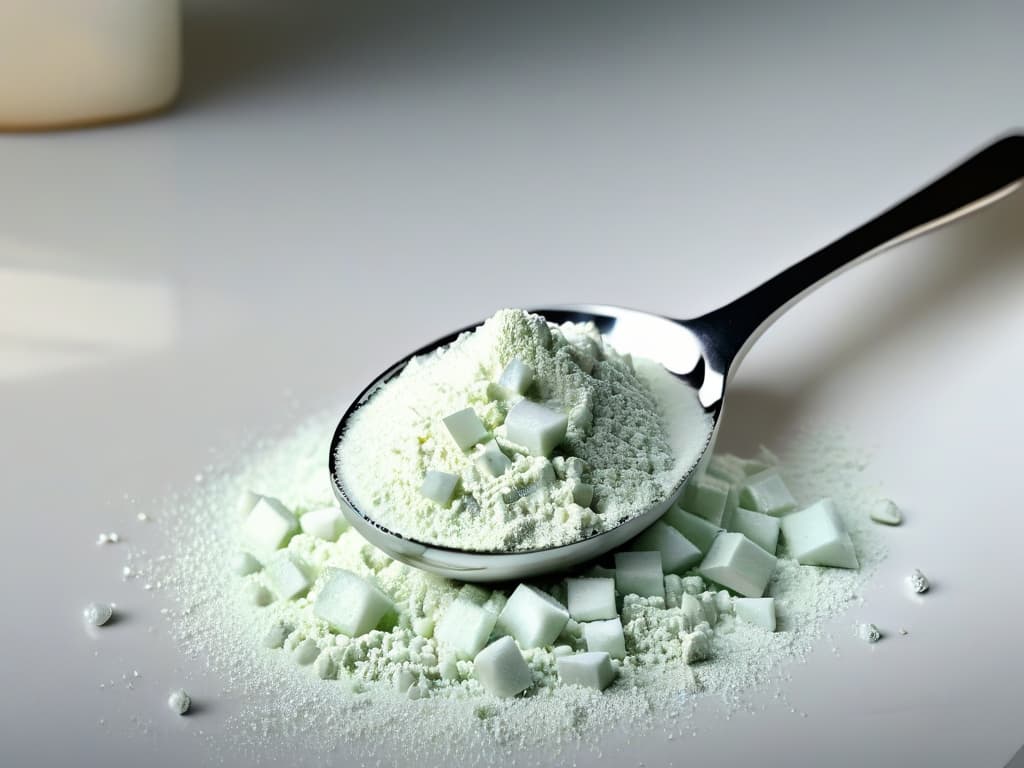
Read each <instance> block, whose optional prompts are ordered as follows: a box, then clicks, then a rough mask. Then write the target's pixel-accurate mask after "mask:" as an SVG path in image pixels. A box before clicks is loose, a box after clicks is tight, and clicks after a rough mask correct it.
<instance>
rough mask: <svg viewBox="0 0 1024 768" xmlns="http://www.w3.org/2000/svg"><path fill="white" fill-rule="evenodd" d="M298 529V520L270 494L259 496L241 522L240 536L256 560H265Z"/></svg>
mask: <svg viewBox="0 0 1024 768" xmlns="http://www.w3.org/2000/svg"><path fill="white" fill-rule="evenodd" d="M298 530H299V521H298V520H296V519H295V515H293V514H292V513H291V512H289V511H288V508H287V507H285V505H284V504H282V503H281V502H280V501H278V500H277V499H275V498H272V497H270V496H261V497H260V498H259V500H258V501H257V502H256V504H255V505H254V506H253V508H252V510H251V511H250V512H249V515H248V517H246V518H245V522H244V523H242V538H243V540H244V542H245V544H246V545H247V547H246V548H247V549H248V550H249V551H250V552H251V553H252V554H253V555H255V557H256V558H257V559H258V560H260V561H262V562H266V561H267V560H268V559H269V558H270V556H271V555H273V554H274V552H276V551H277V550H278V549H280V548H281V547H283V546H284V545H285V544H287V543H288V540H289V539H290V538H291V537H292V535H293V534H294V533H296V532H297V531H298Z"/></svg>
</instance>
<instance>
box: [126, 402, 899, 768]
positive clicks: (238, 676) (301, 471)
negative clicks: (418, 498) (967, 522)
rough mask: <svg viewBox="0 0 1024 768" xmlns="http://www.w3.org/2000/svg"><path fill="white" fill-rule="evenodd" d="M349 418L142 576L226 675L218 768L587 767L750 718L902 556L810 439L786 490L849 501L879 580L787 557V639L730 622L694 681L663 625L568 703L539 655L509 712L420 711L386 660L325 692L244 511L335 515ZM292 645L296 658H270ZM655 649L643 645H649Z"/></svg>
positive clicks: (850, 482) (832, 453) (273, 448)
mask: <svg viewBox="0 0 1024 768" xmlns="http://www.w3.org/2000/svg"><path fill="white" fill-rule="evenodd" d="M335 417H336V411H331V412H329V413H326V414H323V415H321V416H318V417H316V418H313V419H311V420H310V421H309V422H307V423H306V424H305V425H303V426H302V427H301V428H299V429H297V430H296V432H295V433H294V434H292V435H291V436H289V437H287V438H285V439H282V440H280V441H278V442H274V443H270V444H267V445H264V446H263V448H262V449H261V450H260V451H257V452H255V453H254V454H253V455H251V456H249V457H248V458H246V459H245V460H244V462H243V463H242V466H240V467H238V468H236V469H235V470H233V471H230V472H225V473H224V474H222V475H219V476H218V475H216V473H214V474H213V475H212V476H211V477H209V478H208V482H206V483H205V484H204V485H203V486H202V487H201V488H198V489H196V491H195V495H194V496H191V497H190V498H187V499H185V500H183V501H181V500H179V501H177V502H176V503H174V504H170V505H169V506H168V508H167V509H165V510H163V511H162V512H161V515H160V518H161V522H162V525H163V527H164V531H165V532H166V534H167V535H168V537H169V540H168V547H169V550H168V553H169V554H170V557H163V556H159V557H153V558H152V559H150V560H149V561H144V560H143V559H142V558H138V559H135V560H133V564H134V567H135V568H136V569H137V570H138V571H139V575H140V577H141V578H144V579H146V580H153V581H156V580H162V582H163V583H164V585H165V587H166V588H167V589H168V593H169V594H170V595H172V596H173V599H174V601H175V605H174V607H173V608H172V609H171V610H170V611H169V612H168V614H167V615H168V619H169V625H170V631H171V632H172V633H173V634H174V636H175V637H176V639H177V641H178V642H179V644H180V646H181V648H182V649H183V651H184V652H185V653H186V654H187V655H188V656H189V657H191V658H193V659H195V660H196V661H197V662H198V663H202V664H205V665H207V666H208V667H209V669H210V671H211V672H213V673H214V674H215V675H216V677H217V679H218V680H220V681H221V682H222V684H223V686H224V697H225V699H226V700H228V701H230V702H231V707H230V709H231V710H232V711H234V714H232V715H230V716H229V717H228V718H227V722H226V723H225V724H224V726H223V728H222V729H219V730H218V732H217V733H216V735H212V734H211V735H210V736H209V738H210V748H211V753H212V754H213V755H214V756H216V755H217V754H218V752H219V754H220V755H227V754H231V755H241V756H247V757H250V758H251V759H253V760H254V761H255V760H263V759H275V758H276V759H291V758H293V757H294V756H295V755H296V754H300V753H301V754H302V755H313V756H316V755H321V754H323V755H326V754H328V753H330V754H332V757H334V758H355V759H359V760H363V761H367V760H369V761H374V760H376V761H377V762H380V760H382V759H383V761H384V763H387V762H388V758H387V756H388V755H397V756H401V755H405V756H410V755H415V756H416V759H417V762H419V763H421V764H423V765H428V764H437V765H443V764H450V763H452V762H459V763H462V762H472V761H478V760H479V761H482V762H483V763H486V762H487V761H486V760H485V759H484V758H483V757H481V756H486V755H488V754H491V753H492V752H493V751H494V750H495V749H496V748H498V749H501V750H502V751H503V752H504V751H507V750H513V749H515V750H520V749H527V750H529V749H531V748H532V749H537V750H540V752H539V754H548V755H550V752H549V751H548V750H551V749H556V750H558V751H559V753H560V754H566V755H570V754H585V753H586V752H587V751H588V750H592V749H594V748H595V747H594V746H593V745H595V744H596V745H599V744H600V734H602V733H603V732H607V731H619V732H621V731H625V732H628V733H633V734H636V735H642V734H644V733H647V732H650V731H651V730H653V729H671V728H673V725H672V724H675V723H678V722H679V721H680V719H681V718H683V717H685V712H686V710H687V708H692V707H699V706H702V703H703V702H707V703H708V704H711V703H712V701H718V702H721V701H725V702H730V703H731V704H730V705H731V706H736V707H739V706H741V705H740V703H739V702H740V699H741V695H742V694H744V693H746V692H750V691H753V690H755V689H758V688H761V687H764V686H766V685H768V684H770V683H772V682H773V681H775V682H778V680H779V679H780V678H781V677H782V676H784V675H785V668H786V665H787V663H790V662H793V661H797V660H800V659H802V658H804V657H805V656H806V655H807V654H808V653H809V652H810V650H811V649H812V646H813V645H814V642H815V640H816V639H817V638H818V637H820V635H821V634H822V628H823V625H824V624H825V623H826V622H827V621H828V620H829V619H830V618H833V617H835V616H837V615H839V614H841V613H842V612H844V611H845V610H846V609H847V607H848V606H849V605H850V603H851V601H853V600H855V599H857V598H858V597H859V594H860V591H861V589H862V587H863V585H864V584H865V583H866V581H867V580H868V578H869V577H870V575H871V573H872V571H873V570H874V569H875V567H876V566H877V564H878V563H879V562H880V561H881V560H882V559H883V557H884V554H885V553H884V548H883V547H882V546H881V544H880V543H879V540H878V538H877V537H878V534H877V533H876V532H875V531H873V530H872V529H871V524H870V522H869V517H868V515H867V510H868V508H869V507H870V504H871V503H872V502H873V501H874V499H875V498H877V493H876V492H875V489H873V488H870V487H866V486H865V483H864V480H863V469H864V462H863V460H862V459H861V458H859V457H858V456H857V455H856V454H854V453H853V452H851V451H850V450H848V449H847V448H845V447H844V443H843V441H842V440H841V439H840V438H839V436H837V435H835V434H831V435H805V436H803V437H802V438H800V439H797V440H795V441H794V445H793V448H792V450H791V451H790V452H788V453H787V454H785V455H783V457H782V459H783V464H782V471H783V474H784V476H785V477H786V480H787V482H788V483H789V485H790V487H791V489H792V490H793V492H794V494H795V496H796V497H797V499H798V500H799V501H800V502H802V503H809V502H812V501H814V500H816V499H817V498H820V497H821V496H824V495H829V496H832V497H833V498H834V499H835V501H836V503H837V507H838V508H839V510H840V512H841V514H842V515H843V517H844V520H845V522H846V524H847V526H848V528H849V530H850V534H851V536H852V538H853V541H854V543H855V546H856V549H857V553H858V556H859V558H860V562H861V568H860V570H859V571H847V570H841V569H830V568H815V567H805V566H799V565H797V564H796V563H795V562H794V561H792V560H790V559H788V558H786V557H785V556H784V555H785V553H784V550H781V551H780V555H781V556H780V558H779V561H778V567H777V569H776V572H775V575H774V577H773V579H772V582H771V583H770V585H769V588H768V594H770V595H773V596H774V597H775V598H776V602H777V612H778V616H779V631H778V632H776V633H767V632H765V631H763V630H761V629H759V628H757V627H754V626H751V625H748V624H744V623H742V622H738V621H734V620H731V618H728V617H727V618H726V619H725V620H723V621H721V622H720V623H719V625H718V626H717V627H716V629H715V631H714V635H713V638H712V642H711V649H710V650H711V658H709V659H708V660H706V661H701V662H697V663H694V664H690V665H688V664H685V663H683V662H682V661H681V660H680V659H678V658H667V657H663V654H662V653H661V652H660V650H659V648H658V644H657V642H656V641H657V632H658V629H659V627H658V625H657V621H656V620H655V621H654V622H653V623H652V625H651V626H650V627H649V628H648V629H646V630H643V631H644V632H645V633H646V634H645V635H644V636H643V637H642V638H640V640H643V641H644V642H646V643H648V650H646V651H644V652H642V653H634V656H636V658H635V659H634V661H633V662H632V663H627V664H626V665H624V667H623V669H622V671H621V672H620V676H619V680H618V681H617V682H616V683H615V684H614V685H613V686H612V687H611V688H609V689H607V690H606V691H604V692H603V693H598V692H596V691H592V690H589V689H583V688H578V687H572V686H562V685H557V683H556V681H555V680H554V672H553V671H552V670H551V669H550V668H549V666H548V664H547V661H546V660H545V659H544V658H543V652H538V654H527V657H528V661H529V662H530V664H531V667H532V668H533V672H534V677H535V680H537V681H538V685H537V686H536V687H535V690H534V692H533V693H532V694H531V695H528V696H525V697H519V698H515V699H509V700H498V699H495V698H493V697H490V696H488V695H486V694H485V693H484V692H483V691H482V690H481V689H480V688H479V686H478V685H477V684H476V683H475V681H473V680H472V679H468V680H464V681H462V682H460V683H458V684H455V685H451V686H447V687H445V686H436V687H431V688H430V689H429V690H428V692H427V695H424V696H420V697H418V698H411V697H410V695H409V691H408V689H406V690H405V691H404V692H403V691H401V690H399V687H396V683H395V680H394V678H393V676H394V673H395V671H396V669H397V668H398V667H397V664H400V663H401V662H397V663H396V662H394V661H392V660H388V659H384V660H381V659H380V655H378V657H377V658H378V661H377V663H374V664H364V665H362V666H358V665H357V667H358V671H357V672H355V673H353V674H346V673H344V672H341V673H339V674H338V679H328V680H323V679H320V677H319V676H318V673H321V672H322V671H323V670H318V669H317V664H316V663H315V661H314V660H313V658H312V656H313V654H310V653H308V651H309V650H310V647H309V645H308V644H307V645H305V650H303V647H304V644H306V643H307V641H308V640H310V639H312V640H313V642H314V644H317V643H321V642H323V641H324V640H325V638H323V637H319V636H317V635H316V632H315V630H314V629H313V627H312V625H310V624H308V623H307V624H305V625H304V623H303V621H304V620H303V616H304V615H305V613H306V612H307V611H308V606H304V605H302V600H298V601H290V602H288V603H271V604H270V605H269V606H268V607H258V606H256V605H254V603H253V600H252V594H253V588H254V586H256V587H258V586H259V585H260V579H261V574H250V575H248V576H239V575H237V574H236V573H235V572H234V570H233V569H232V561H233V559H234V557H235V556H236V554H237V552H238V549H239V547H238V542H237V537H238V529H239V523H240V519H239V517H238V514H237V512H236V500H237V499H238V496H239V494H240V492H241V491H242V490H244V489H249V488H251V489H253V490H255V491H257V492H262V493H266V494H271V495H274V496H277V497H278V498H280V499H281V500H282V501H283V502H284V503H285V504H287V505H289V507H292V508H294V509H296V511H297V512H298V513H301V512H303V511H306V510H310V509H316V508H319V507H323V506H325V505H329V504H332V503H333V498H332V492H331V489H330V486H329V483H328V479H327V476H326V469H325V466H324V464H325V456H326V451H327V449H328V442H329V437H330V435H331V433H332V430H333V427H334V419H335ZM290 546H291V547H296V548H299V549H300V550H301V551H303V553H304V554H305V555H306V556H310V557H314V558H315V557H317V556H318V555H317V554H316V552H317V550H322V549H323V546H322V545H318V544H315V543H313V542H311V541H308V537H304V536H298V537H296V539H294V540H293V542H292V544H291V545H290ZM330 556H331V557H333V558H336V559H337V561H338V562H341V563H344V564H345V565H346V567H350V568H352V569H353V570H356V571H357V572H363V573H374V574H375V575H376V577H377V578H378V579H379V580H380V582H381V583H382V585H384V586H386V587H388V588H389V589H395V590H399V591H400V592H402V594H404V595H406V596H412V597H414V599H415V600H418V601H420V604H421V605H425V604H428V603H434V604H437V605H444V604H446V601H450V600H451V599H453V598H454V596H455V595H456V594H458V593H459V590H460V589H461V585H458V584H454V583H452V582H445V581H443V580H440V579H438V578H436V577H433V576H428V575H426V574H422V573H419V572H417V571H413V570H411V569H409V568H407V567H406V566H404V565H401V564H398V563H394V562H392V561H390V560H389V559H388V558H387V557H386V556H385V555H383V554H381V553H379V552H377V551H376V550H374V549H372V548H371V547H369V545H364V544H363V543H362V542H361V541H360V540H359V539H358V537H357V536H356V535H355V534H354V533H352V532H351V531H349V532H346V533H345V534H343V536H342V538H341V543H340V544H339V545H337V546H336V547H335V548H334V550H333V551H332V552H331V553H330ZM544 586H548V587H551V586H552V583H547V584H545V585H544ZM282 624H287V625H289V626H290V627H292V628H293V631H292V632H281V631H280V630H278V631H277V633H278V634H279V635H280V643H278V642H277V638H275V637H274V635H275V628H278V627H280V626H281V625H282ZM307 631H308V637H307V636H304V633H305V632H307ZM396 631H397V630H396ZM637 631H640V630H639V629H638V630H637ZM416 634H417V633H416V631H415V630H413V631H412V632H411V635H410V634H409V633H406V639H405V640H404V641H400V642H398V643H397V645H402V642H404V643H405V644H406V647H407V648H408V645H409V644H410V643H409V642H408V641H409V638H410V637H411V638H412V639H415V637H416ZM375 642H376V641H375ZM381 642H383V638H381ZM278 644H280V645H281V646H282V647H280V648H271V647H268V645H278ZM639 644H640V643H638V642H637V638H634V640H633V641H632V642H631V645H632V646H636V645H639ZM421 650H422V649H421ZM661 650H664V649H661ZM385 655H386V654H385ZM400 657H401V654H400V655H399V658H400ZM304 664H305V665H304ZM418 684H419V683H418V680H417V681H416V682H415V683H414V685H418ZM679 730H680V733H682V729H681V728H680V729H679ZM681 746H682V745H681ZM584 759H585V757H584Z"/></svg>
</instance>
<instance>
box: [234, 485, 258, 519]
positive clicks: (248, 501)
mask: <svg viewBox="0 0 1024 768" xmlns="http://www.w3.org/2000/svg"><path fill="white" fill-rule="evenodd" d="M260 498H261V497H260V495H259V494H258V493H253V492H252V491H249V490H245V491H242V492H241V493H240V494H239V495H238V506H237V509H238V516H239V517H242V518H245V517H247V516H248V515H249V513H250V512H252V508H253V507H255V506H256V504H257V502H259V500H260Z"/></svg>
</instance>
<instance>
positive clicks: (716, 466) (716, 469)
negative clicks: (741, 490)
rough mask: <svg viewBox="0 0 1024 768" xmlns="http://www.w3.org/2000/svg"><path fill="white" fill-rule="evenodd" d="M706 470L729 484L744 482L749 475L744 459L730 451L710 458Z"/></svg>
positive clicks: (706, 472) (710, 474)
mask: <svg viewBox="0 0 1024 768" xmlns="http://www.w3.org/2000/svg"><path fill="white" fill-rule="evenodd" d="M704 472H705V474H707V475H709V476H710V477H716V478H718V479H719V480H721V481H723V482H725V483H727V484H729V485H735V484H736V483H742V482H743V481H744V480H745V479H746V477H747V473H746V472H744V471H743V459H741V458H739V457H737V456H733V455H732V454H728V453H718V454H715V455H714V456H712V457H711V458H710V459H708V463H707V465H706V466H705V467H704Z"/></svg>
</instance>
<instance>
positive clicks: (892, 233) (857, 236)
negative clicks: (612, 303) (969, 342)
mask: <svg viewBox="0 0 1024 768" xmlns="http://www.w3.org/2000/svg"><path fill="white" fill-rule="evenodd" d="M1022 183H1024V135H1021V134H1017V135H1010V136H1007V137H1005V138H1003V139H1000V140H999V141H996V142H995V143H994V144H991V145H989V146H988V147H986V148H985V149H982V150H981V151H980V152H978V153H977V154H975V155H973V156H972V157H970V158H968V159H967V160H965V161H964V162H962V163H960V165H958V166H956V167H955V168H953V169H952V170H951V171H949V172H947V173H946V174H945V175H944V176H941V177H940V178H938V179H937V180H936V181H933V182H932V183H931V184H929V185H928V186H926V187H924V188H923V189H922V190H920V191H919V192H916V193H915V194H913V195H911V196H910V197H908V198H906V199H905V200H903V201H902V202H900V203H897V204H896V205H894V206H893V207H892V208H889V209H888V210H887V211H885V212H884V213H881V214H880V215H878V216H876V217H875V218H873V219H871V220H870V221H869V222H867V223H866V224H863V225H862V226H860V227H858V228H857V229H855V230H853V231H852V232H849V233H848V234H846V235H844V236H843V237H841V238H839V239H838V240H836V241H835V242H833V243H831V244H830V245H826V246H825V247H824V248H822V249H821V250H819V251H817V252H815V253H812V254H811V255H810V256H808V257H807V258H805V259H803V260H802V261H798V262H797V263H796V264H794V265H793V266H791V267H789V268H788V269H786V270H784V271H782V272H780V273H779V274H777V275H776V276H775V277H773V278H771V279H769V280H768V281H766V282H764V283H762V284H761V285H759V286H758V287H757V288H754V289H753V290H752V291H750V292H749V293H746V294H744V295H743V296H740V297H739V298H738V299H736V300H735V301H733V302H731V303H729V304H726V305H725V306H724V307H721V308H719V309H716V310H714V311H712V312H709V313H708V314H706V315H703V316H702V317H698V318H695V319H693V320H688V321H686V323H685V325H687V326H688V327H689V328H690V329H691V330H693V331H694V332H696V333H698V334H700V335H702V336H703V337H704V339H705V349H707V351H708V352H709V353H711V354H713V355H715V356H716V357H717V358H718V359H712V360H709V361H708V362H709V363H710V364H711V365H712V367H713V368H715V369H716V370H717V371H719V372H721V373H722V374H724V375H725V376H726V377H727V376H728V373H729V370H730V368H732V366H733V365H734V364H735V363H737V362H739V360H740V359H742V357H743V355H744V354H746V351H747V349H748V348H749V347H750V345H751V344H752V343H753V342H754V340H756V339H757V337H758V336H760V335H761V333H763V332H764V331H765V330H766V329H767V328H768V326H770V325H771V324H772V323H773V322H774V321H775V320H776V318H778V317H779V316H780V315H782V313H783V312H785V311H786V310H787V309H789V307H791V306H792V305H793V304H795V303H796V302H797V301H799V300H800V299H802V298H803V297H804V296H805V295H807V294H808V293H810V292H811V291H813V290H814V289H815V288H817V287H818V286H819V285H821V284H822V283H824V282H826V281H827V280H829V279H830V278H832V277H834V276H836V275H838V274H839V273H841V272H843V271H844V270H846V269H849V268H850V267H852V266H854V265H856V264H859V263H860V262H861V261H863V260H865V259H867V258H869V257H871V256H874V255H875V254H877V253H881V252H882V251H884V250H886V249H888V248H891V247H893V246H894V245H899V244H900V243H903V242H906V241H907V240H910V239H912V238H914V237H917V236H918V235H921V234H924V233H925V232H929V231H931V230H932V229H935V228H937V227H940V226H942V225H944V224H948V223H950V222H952V221H955V220H956V219H959V218H960V217H961V216H965V215H967V214H969V213H973V212H974V211H977V210H979V209H981V208H983V207H984V206H986V205H988V204H989V203H993V202H995V201H996V200H999V199H1000V198H1002V197H1005V196H1006V195H1009V194H1010V193H1012V192H1014V191H1015V190H1017V189H1018V188H1019V187H1020V186H1021V185H1022Z"/></svg>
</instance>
